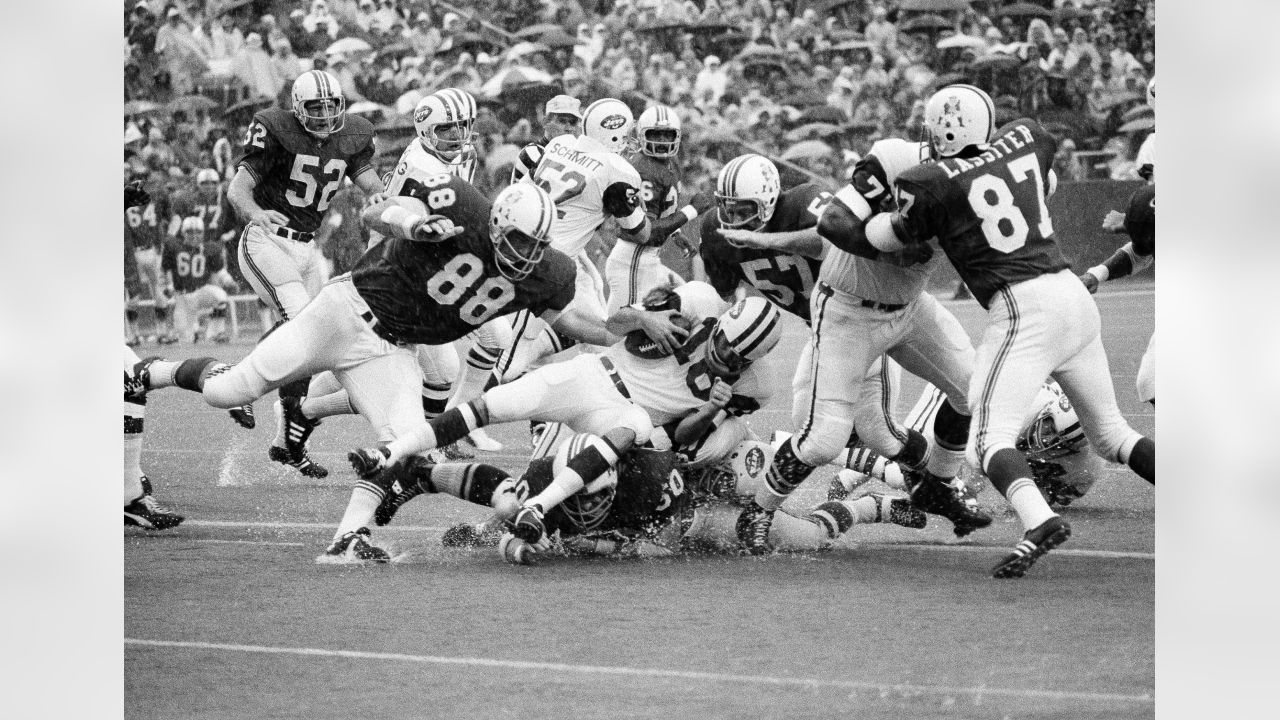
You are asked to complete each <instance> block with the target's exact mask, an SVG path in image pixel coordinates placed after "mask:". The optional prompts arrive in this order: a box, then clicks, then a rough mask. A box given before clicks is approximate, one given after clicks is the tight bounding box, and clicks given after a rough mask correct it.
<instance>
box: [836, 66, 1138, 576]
mask: <svg viewBox="0 0 1280 720" xmlns="http://www.w3.org/2000/svg"><path fill="white" fill-rule="evenodd" d="M924 123H925V129H926V132H927V133H928V136H929V142H930V145H931V147H932V150H933V152H934V154H935V155H936V156H937V157H938V158H939V159H938V161H937V162H936V163H932V164H925V165H917V166H915V167H912V168H908V169H907V170H906V171H904V172H903V173H902V174H901V175H900V176H898V179H897V182H896V183H895V188H894V189H895V193H894V194H895V198H896V200H897V209H896V210H894V211H893V212H891V213H880V214H878V215H876V216H874V217H872V218H871V219H870V220H869V221H868V222H867V223H866V226H865V233H855V234H854V236H853V238H852V241H851V242H850V243H849V248H850V251H851V252H854V253H857V254H861V255H864V256H869V257H876V256H877V255H878V254H879V253H881V252H896V251H899V250H902V249H904V248H907V247H914V246H920V245H924V244H926V243H930V242H932V241H933V239H934V238H936V241H937V243H938V244H939V245H940V246H941V247H942V250H943V251H944V252H945V253H946V254H947V257H948V258H949V259H950V260H951V263H952V264H953V265H954V266H955V268H956V271H957V273H959V275H960V278H961V279H962V280H963V281H964V282H965V285H966V286H967V287H968V288H969V290H970V291H971V292H972V293H973V296H974V298H975V299H976V300H977V301H978V302H979V304H981V305H982V306H983V307H984V308H985V309H986V310H987V313H988V323H987V326H986V328H985V329H984V330H983V333H982V340H981V342H980V344H979V347H978V350H977V354H976V358H975V362H974V369H973V381H972V384H971V385H970V388H969V401H970V404H971V407H972V410H973V413H974V417H973V423H972V424H971V427H970V432H969V442H968V460H969V462H970V463H972V464H973V465H974V466H975V467H979V468H981V469H982V471H983V472H984V473H985V474H986V475H987V477H988V478H989V479H990V480H991V484H992V486H993V487H995V488H996V489H997V490H999V491H1000V493H1001V494H1003V495H1004V496H1005V498H1006V499H1007V500H1008V501H1009V504H1010V505H1011V506H1012V507H1013V509H1014V511H1015V512H1016V513H1017V514H1018V518H1019V519H1020V520H1021V521H1022V524H1023V527H1024V528H1025V533H1024V535H1023V539H1022V541H1021V542H1019V543H1018V544H1017V546H1015V547H1014V549H1013V552H1011V553H1010V554H1008V555H1007V556H1005V557H1004V558H1003V559H1001V560H1000V562H999V563H998V564H997V565H996V566H995V567H994V568H993V570H992V574H993V575H994V576H995V577H998V578H1009V577H1022V576H1023V575H1024V574H1025V573H1026V572H1027V570H1028V569H1029V568H1030V567H1031V566H1032V565H1033V564H1034V563H1035V562H1036V560H1037V559H1039V558H1040V557H1041V556H1042V555H1044V554H1045V553H1046V552H1049V551H1050V550H1052V549H1053V548H1055V547H1057V546H1059V545H1061V544H1062V543H1063V542H1066V540H1067V539H1068V538H1069V537H1070V536H1071V526H1070V524H1069V523H1068V522H1067V521H1066V520H1064V519H1063V518H1062V517H1061V516H1059V515H1058V514H1057V513H1055V512H1054V511H1053V510H1052V509H1051V508H1050V507H1049V505H1048V503H1047V502H1045V499H1044V497H1043V496H1042V495H1041V494H1040V492H1039V490H1038V489H1037V487H1036V485H1035V482H1034V480H1033V479H1032V477H1033V472H1032V470H1031V467H1030V466H1029V465H1028V463H1027V460H1026V458H1025V457H1024V456H1023V455H1022V454H1021V453H1020V452H1018V450H1017V448H1016V441H1017V436H1018V432H1019V430H1020V429H1021V426H1022V419H1023V416H1024V414H1025V412H1026V408H1027V407H1028V406H1030V405H1031V403H1032V402H1033V400H1034V398H1035V396H1036V393H1037V392H1039V389H1040V386H1041V385H1042V384H1043V383H1044V381H1045V379H1046V378H1047V377H1049V376H1052V377H1053V378H1054V379H1055V380H1057V381H1058V382H1059V383H1061V384H1062V387H1063V389H1064V390H1065V391H1066V392H1067V393H1068V395H1070V397H1071V400H1072V402H1073V404H1074V406H1075V409H1076V411H1077V412H1078V413H1079V414H1080V423H1081V425H1083V427H1084V431H1085V434H1086V435H1087V436H1088V438H1089V444H1091V445H1092V446H1093V447H1094V448H1095V449H1096V450H1097V451H1098V453H1099V454H1100V455H1102V456H1103V457H1104V458H1105V459H1108V460H1111V461H1114V462H1120V463H1124V464H1127V465H1128V466H1129V467H1130V468H1132V469H1133V470H1134V472H1136V473H1137V474H1138V475H1139V476H1141V477H1142V478H1143V479H1145V480H1147V481H1149V482H1151V483H1152V484H1154V483H1155V442H1154V441H1152V440H1151V439H1150V438H1146V437H1143V436H1142V434H1140V433H1138V432H1137V431H1136V430H1134V429H1133V428H1132V427H1130V426H1129V424H1128V423H1127V422H1126V421H1125V419H1124V417H1123V416H1122V415H1121V414H1120V409H1119V407H1117V405H1116V398H1115V389H1114V388H1113V387H1112V384H1111V372H1110V368H1109V367H1108V365H1107V355H1106V350H1105V349H1104V348H1103V346H1102V338H1101V335H1100V332H1099V327H1100V321H1099V318H1098V306H1097V305H1096V304H1095V303H1094V302H1093V299H1092V298H1090V297H1089V293H1088V291H1087V290H1085V288H1084V285H1083V284H1082V283H1081V282H1080V281H1079V280H1078V279H1077V278H1076V276H1075V275H1074V274H1073V273H1071V271H1070V269H1069V263H1067V261H1066V258H1065V257H1063V255H1062V250H1061V248H1059V247H1058V244H1057V242H1056V241H1055V240H1054V238H1053V220H1052V218H1051V217H1050V216H1049V211H1048V205H1047V199H1048V197H1049V195H1050V194H1052V191H1053V189H1054V183H1055V178H1054V176H1053V174H1052V171H1051V163H1052V161H1053V156H1054V153H1055V151H1056V148H1057V141H1056V140H1055V139H1054V138H1053V136H1051V135H1049V134H1048V133H1047V132H1045V130H1044V129H1043V128H1041V127H1040V125H1039V124H1037V123H1036V122H1035V121H1033V120H1029V119H1022V120H1016V121H1014V122H1012V123H1009V124H1007V125H1005V126H1004V127H1003V128H1002V129H1001V131H1000V132H998V133H997V132H995V131H994V127H995V105H994V104H993V103H992V102H991V98H990V97H989V96H988V95H987V94H986V93H985V92H984V91H982V90H981V89H979V88H977V87H974V86H972V85H963V84H961V85H949V86H947V87H944V88H942V89H941V90H939V91H938V92H937V93H935V94H934V95H933V96H932V97H931V98H930V99H929V101H928V102H927V103H926V105H925V118H924Z"/></svg>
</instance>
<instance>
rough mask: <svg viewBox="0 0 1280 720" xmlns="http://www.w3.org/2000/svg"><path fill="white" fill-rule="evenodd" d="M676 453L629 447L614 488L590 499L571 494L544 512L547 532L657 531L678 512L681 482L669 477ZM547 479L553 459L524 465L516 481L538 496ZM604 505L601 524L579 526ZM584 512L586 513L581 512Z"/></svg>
mask: <svg viewBox="0 0 1280 720" xmlns="http://www.w3.org/2000/svg"><path fill="white" fill-rule="evenodd" d="M674 463H675V453H673V452H671V451H669V450H668V451H665V452H658V451H655V450H646V449H633V450H631V451H629V452H627V453H626V454H624V455H623V456H622V459H621V460H620V461H619V462H618V484H617V486H615V487H614V488H611V489H609V490H604V491H600V492H597V493H593V494H591V495H573V496H570V497H569V498H568V499H567V500H565V501H564V502H563V503H561V504H559V505H557V506H555V507H553V508H551V509H550V510H548V511H547V515H546V518H545V519H544V524H545V526H546V529H547V533H548V534H551V533H554V532H555V531H557V530H559V531H560V533H561V534H562V535H581V534H582V533H584V532H605V531H609V530H633V531H640V532H646V531H650V532H651V531H656V530H657V529H659V528H660V527H661V526H662V525H663V524H664V523H665V522H666V521H667V520H668V519H669V518H670V517H671V516H672V515H674V514H675V512H676V511H677V510H678V509H679V508H680V503H681V501H682V500H683V499H684V497H685V487H684V481H683V479H682V478H681V476H680V475H679V474H675V475H674V476H673V474H672V472H671V471H672V468H673V467H674ZM551 480H552V458H549V457H546V458H539V459H537V460H534V461H533V462H531V463H529V467H528V468H527V469H526V470H525V472H524V475H523V476H522V477H521V478H520V481H521V482H523V483H526V484H527V485H528V487H529V490H528V496H529V497H532V496H534V495H537V494H538V493H540V492H542V491H543V490H544V489H546V487H547V486H548V485H550V484H551ZM602 505H603V506H604V510H605V512H606V513H607V514H606V515H605V516H604V518H603V521H601V522H598V523H595V524H592V525H590V526H584V525H583V523H582V521H581V518H583V517H594V515H595V512H591V511H597V512H598V510H599V509H600V506H602ZM583 511H586V512H583Z"/></svg>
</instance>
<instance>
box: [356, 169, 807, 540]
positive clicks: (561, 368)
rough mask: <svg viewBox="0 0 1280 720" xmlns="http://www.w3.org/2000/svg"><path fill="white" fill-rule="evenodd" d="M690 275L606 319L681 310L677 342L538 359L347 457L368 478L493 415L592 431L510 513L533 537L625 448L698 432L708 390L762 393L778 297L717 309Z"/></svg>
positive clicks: (623, 320)
mask: <svg viewBox="0 0 1280 720" xmlns="http://www.w3.org/2000/svg"><path fill="white" fill-rule="evenodd" d="M513 187H514V186H513ZM691 284H692V283H687V284H686V286H681V287H680V288H677V289H676V290H675V291H674V293H672V297H673V298H681V302H680V304H679V305H676V306H673V307H672V308H671V310H666V311H661V312H648V311H645V310H640V309H637V308H622V309H620V310H619V312H618V313H617V314H616V315H614V316H613V317H612V318H610V320H609V322H610V324H611V327H614V328H615V329H617V330H619V331H621V332H634V331H635V330H637V329H639V328H640V327H641V321H642V320H643V319H645V318H647V317H651V316H655V315H656V316H660V317H661V316H663V315H665V314H666V313H668V312H671V311H675V312H677V313H678V314H679V313H686V314H687V315H686V314H682V315H681V317H683V318H684V320H685V321H686V322H687V323H689V324H690V327H691V328H692V331H691V333H690V335H689V337H688V339H687V340H685V342H684V344H683V345H680V346H679V347H677V348H675V349H674V350H673V349H672V348H671V347H670V346H669V345H665V344H664V343H657V342H652V341H650V342H648V343H640V344H639V345H637V343H636V342H635V341H634V340H633V339H631V338H629V339H628V340H624V341H623V342H619V343H617V344H614V345H612V346H611V347H609V348H607V349H606V351H605V352H604V353H602V354H586V355H580V356H578V357H576V358H573V359H572V360H568V361H565V362H562V363H555V364H553V365H548V366H545V367H542V368H539V369H537V370H535V371H533V372H531V373H529V374H527V375H525V376H524V377H522V378H520V379H519V380H516V381H513V382H511V383H507V384H505V385H499V386H498V387H495V388H493V389H492V390H489V391H488V392H486V393H485V394H484V395H482V396H481V397H480V398H478V399H476V400H473V401H471V402H469V403H467V404H466V405H464V406H460V407H457V408H454V409H453V410H450V411H449V412H447V413H445V414H444V415H441V416H440V417H439V418H436V419H435V420H433V421H431V423H430V424H428V425H427V426H426V427H424V428H421V429H419V430H418V431H417V432H416V433H414V434H412V435H406V436H404V437H401V438H399V439H397V440H395V441H393V442H391V443H389V444H387V445H384V446H381V447H376V448H361V449H359V450H356V451H353V452H352V453H351V454H350V456H349V458H350V460H351V463H352V465H353V466H354V467H355V469H356V471H357V472H358V473H359V474H360V475H361V477H364V478H373V477H375V476H376V475H377V474H378V472H380V471H381V470H382V469H383V468H384V467H387V466H389V465H392V464H394V463H396V462H399V461H401V460H402V459H406V458H408V457H410V456H412V455H415V454H417V453H420V452H424V451H427V450H431V449H433V448H436V447H439V446H440V445H441V444H447V443H449V442H453V441H454V440H456V439H457V438H459V437H461V436H462V435H465V434H466V433H468V432H470V431H471V430H472V429H474V428H476V427H483V426H485V425H488V424H490V423H499V422H513V421H518V420H530V419H536V420H544V421H548V422H559V423H564V424H566V425H568V426H569V427H570V428H572V429H573V430H575V431H578V432H583V433H591V434H592V435H595V436H597V438H596V439H594V440H592V441H591V442H590V443H589V444H588V446H587V447H586V448H584V449H583V450H582V451H581V452H579V453H578V454H576V455H574V456H573V457H572V458H571V459H570V460H569V462H568V464H567V465H566V468H565V470H564V471H562V472H561V473H559V474H557V475H556V477H555V478H554V480H553V482H552V483H551V485H549V486H548V487H547V488H546V489H545V490H543V491H542V492H540V493H538V494H537V495H535V496H533V497H531V498H529V499H528V500H527V501H526V502H525V503H524V505H523V507H522V508H521V510H520V512H519V514H518V515H517V517H516V518H515V521H514V526H515V528H514V532H515V534H516V536H517V537H520V538H521V539H522V540H524V541H525V542H527V543H529V544H535V543H537V542H538V541H539V540H540V539H541V538H542V536H543V526H542V518H543V516H544V515H545V513H546V512H547V511H548V510H550V509H551V508H553V507H555V506H556V505H559V504H560V503H561V502H563V500H564V499H565V498H567V497H569V496H570V495H573V494H574V493H576V492H578V491H579V490H581V489H582V488H583V487H584V486H586V485H588V484H590V483H592V482H594V481H595V480H596V479H597V478H599V477H601V476H602V475H604V474H605V473H606V472H607V471H608V470H609V469H611V468H614V467H616V466H617V463H618V459H619V457H620V456H621V455H622V454H623V453H624V452H626V451H627V450H628V449H630V448H632V447H635V446H643V445H644V444H646V443H649V442H650V441H651V439H653V440H656V441H657V442H655V443H654V444H655V446H656V447H657V448H658V449H669V448H670V447H671V444H672V443H673V442H674V443H677V444H678V443H680V442H683V441H685V438H684V437H683V433H686V432H687V433H689V436H690V437H697V436H700V435H701V433H702V432H704V431H705V427H706V423H708V422H709V421H710V418H709V417H708V414H707V413H706V412H705V411H703V410H702V408H703V405H704V404H705V403H707V402H709V401H712V400H713V396H714V402H717V403H719V406H720V407H721V408H723V407H724V406H726V405H728V404H729V402H731V401H732V399H733V397H734V395H735V393H741V394H743V395H744V397H750V396H751V395H749V394H748V393H751V394H754V396H755V397H757V398H758V397H759V396H760V394H761V393H762V387H763V385H762V383H761V382H760V380H759V378H758V377H757V374H756V372H755V371H754V369H753V368H752V367H751V365H752V363H753V362H754V361H756V360H758V359H759V358H761V357H763V356H764V355H766V354H767V353H768V352H769V351H770V350H772V349H773V347H774V346H775V345H776V344H777V342H778V339H779V338H780V337H781V334H782V333H781V328H780V327H779V321H780V320H781V315H780V313H779V311H778V309H777V307H775V306H774V305H773V304H772V303H769V302H768V301H767V300H764V299H763V298H747V299H745V300H742V301H739V302H738V303H736V304H735V305H734V306H732V307H731V308H729V310H727V311H726V312H724V313H723V314H722V315H719V316H718V317H717V316H715V315H714V314H712V313H710V312H707V311H706V308H708V307H719V306H722V305H723V302H722V301H721V300H720V299H719V298H718V297H716V296H715V291H714V290H712V289H711V288H710V287H708V286H706V285H705V283H698V284H694V287H693V288H688V287H687V285H691ZM699 287H700V288H701V291H699ZM684 299H688V306H686V305H685V301H684ZM673 302H674V301H673ZM694 305H697V306H698V307H692V306H694ZM633 337H634V336H633ZM748 389H749V390H748ZM743 402H745V400H744V401H743ZM753 402H757V403H758V400H757V401H753ZM695 411H697V412H695ZM691 412H694V414H693V415H690V413H691ZM682 418H683V420H682ZM673 420H680V426H679V427H677V429H676V431H675V433H676V434H675V437H672V438H666V437H665V435H666V434H665V433H662V434H661V435H658V436H655V433H654V427H655V425H660V424H665V423H668V422H671V421H673Z"/></svg>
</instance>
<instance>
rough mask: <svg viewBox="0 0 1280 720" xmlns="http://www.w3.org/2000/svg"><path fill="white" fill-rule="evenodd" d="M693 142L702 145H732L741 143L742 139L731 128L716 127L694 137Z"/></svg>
mask: <svg viewBox="0 0 1280 720" xmlns="http://www.w3.org/2000/svg"><path fill="white" fill-rule="evenodd" d="M694 142H699V143H702V144H704V145H734V144H737V143H740V142H742V138H741V137H740V136H739V135H738V133H737V131H735V130H733V129H732V128H726V127H717V128H712V129H710V130H707V131H706V133H705V134H698V135H697V136H695V137H694Z"/></svg>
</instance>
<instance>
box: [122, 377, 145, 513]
mask: <svg viewBox="0 0 1280 720" xmlns="http://www.w3.org/2000/svg"><path fill="white" fill-rule="evenodd" d="M124 408H125V414H124V426H125V431H124V504H125V505H128V504H129V503H131V502H133V501H134V500H137V499H138V497H139V496H141V495H142V433H143V431H144V427H143V416H144V415H145V414H146V406H145V405H139V404H137V403H131V402H126V403H125V404H124Z"/></svg>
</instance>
